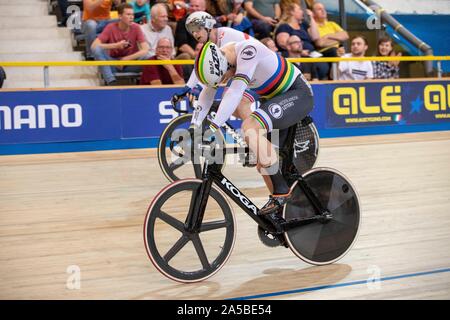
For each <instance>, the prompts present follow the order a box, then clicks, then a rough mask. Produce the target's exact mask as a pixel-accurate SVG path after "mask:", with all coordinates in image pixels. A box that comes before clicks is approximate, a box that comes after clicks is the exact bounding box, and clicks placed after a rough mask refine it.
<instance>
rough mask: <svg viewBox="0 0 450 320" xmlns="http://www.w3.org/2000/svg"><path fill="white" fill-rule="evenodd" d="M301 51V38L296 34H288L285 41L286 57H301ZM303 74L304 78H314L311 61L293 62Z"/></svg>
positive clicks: (314, 73) (309, 79)
mask: <svg viewBox="0 0 450 320" xmlns="http://www.w3.org/2000/svg"><path fill="white" fill-rule="evenodd" d="M302 51H303V44H302V40H301V39H300V38H299V37H298V36H290V37H289V39H288V42H287V56H286V58H301V57H302ZM293 64H294V65H295V66H297V67H298V68H299V69H300V71H301V72H302V73H303V75H304V76H305V78H306V80H308V81H311V80H316V79H317V76H316V72H315V69H314V64H313V63H300V62H293Z"/></svg>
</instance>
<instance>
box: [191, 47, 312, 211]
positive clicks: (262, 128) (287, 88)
mask: <svg viewBox="0 0 450 320" xmlns="http://www.w3.org/2000/svg"><path fill="white" fill-rule="evenodd" d="M194 70H195V72H196V75H197V78H198V79H199V80H200V81H201V82H202V83H203V84H204V85H205V86H206V87H205V88H204V89H203V90H202V92H201V93H200V96H199V100H198V109H199V114H198V117H196V118H195V119H194V120H195V125H197V126H199V125H200V124H201V123H202V121H203V119H204V118H205V117H206V116H207V114H208V111H209V109H210V107H211V105H212V103H213V100H214V96H215V94H216V90H217V86H218V84H219V83H220V82H221V81H222V80H223V79H224V78H228V77H230V78H232V82H231V84H230V86H229V88H228V91H227V92H226V93H225V94H224V96H223V98H222V101H221V103H220V105H219V109H218V111H217V114H216V116H215V118H214V119H213V121H212V125H211V126H212V129H213V130H218V128H220V127H221V126H222V125H223V124H224V123H225V121H227V120H228V119H229V118H230V116H231V115H232V114H233V112H234V111H235V109H236V108H237V106H238V105H239V102H240V100H241V99H242V96H243V94H244V92H245V90H246V89H247V88H251V89H253V90H255V91H256V93H257V94H259V96H260V97H261V106H260V107H259V108H258V109H257V110H255V111H254V112H253V113H252V114H251V116H250V117H248V118H247V119H245V120H244V121H243V123H242V130H243V132H244V136H245V139H246V141H247V143H248V145H249V148H250V149H251V150H252V151H253V152H254V153H255V154H256V156H257V161H258V165H259V167H260V168H261V173H262V174H263V175H268V176H269V178H270V180H271V183H272V186H273V192H272V195H270V196H269V201H268V202H267V203H266V204H265V205H264V206H263V208H262V209H261V210H260V211H259V213H260V214H263V215H267V214H276V213H278V212H280V209H281V208H282V207H283V205H284V204H285V203H286V201H287V200H288V198H289V196H290V190H289V186H288V184H287V183H286V181H285V179H284V178H283V175H282V173H281V170H280V169H281V168H280V166H279V159H278V156H277V154H276V152H275V149H274V147H273V145H272V143H271V142H270V141H269V140H268V139H267V138H266V136H267V133H270V132H271V131H272V130H274V129H278V130H282V129H287V128H289V127H290V126H292V125H294V124H296V123H298V122H299V121H301V120H302V119H303V118H304V117H305V116H306V115H308V114H309V113H310V112H311V110H312V109H313V92H312V89H311V86H310V84H309V83H308V82H307V81H306V79H305V78H304V77H303V74H302V73H301V71H300V70H299V69H297V68H296V67H295V66H294V65H293V64H291V63H290V62H288V61H287V60H286V59H284V58H283V57H281V56H280V55H278V54H276V53H275V52H273V51H271V50H270V49H268V48H267V47H265V46H264V45H263V44H262V43H261V42H259V41H257V40H254V39H248V40H245V41H240V42H235V43H233V42H231V43H228V44H226V45H224V46H222V47H219V46H218V45H216V44H215V43H213V42H207V43H206V44H205V45H204V46H203V47H202V49H201V50H200V53H199V54H198V56H197V58H196V60H195V66H194ZM281 136H282V134H280V137H281ZM282 143H283V142H282V141H280V145H282ZM265 150H267V151H265Z"/></svg>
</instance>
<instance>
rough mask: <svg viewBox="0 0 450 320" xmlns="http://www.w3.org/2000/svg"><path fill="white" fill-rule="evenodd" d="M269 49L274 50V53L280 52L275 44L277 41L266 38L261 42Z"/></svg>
mask: <svg viewBox="0 0 450 320" xmlns="http://www.w3.org/2000/svg"><path fill="white" fill-rule="evenodd" d="M260 41H261V42H262V43H263V44H264V45H265V46H266V47H267V48H269V49H270V50H272V51H273V52H278V48H277V45H276V44H275V41H273V39H272V38H269V37H267V38H264V39H261V40H260Z"/></svg>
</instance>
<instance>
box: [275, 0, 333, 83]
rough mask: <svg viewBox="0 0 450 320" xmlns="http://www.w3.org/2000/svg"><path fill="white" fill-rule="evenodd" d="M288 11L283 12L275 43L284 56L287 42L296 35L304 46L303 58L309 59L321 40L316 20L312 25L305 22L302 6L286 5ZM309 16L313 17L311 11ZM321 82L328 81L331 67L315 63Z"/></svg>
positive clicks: (312, 21)
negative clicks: (316, 44)
mask: <svg viewBox="0 0 450 320" xmlns="http://www.w3.org/2000/svg"><path fill="white" fill-rule="evenodd" d="M285 9H286V11H283V16H282V20H281V22H280V24H279V25H278V27H277V28H276V29H275V43H276V44H277V46H278V48H279V49H280V51H281V52H282V55H283V56H285V55H286V54H287V41H288V39H289V37H290V36H293V35H296V36H298V37H299V38H300V40H301V41H302V45H303V51H302V56H303V57H309V56H310V55H311V53H312V52H314V51H316V47H315V43H316V42H317V40H318V39H319V28H318V27H317V23H316V22H315V21H314V19H312V18H311V19H310V20H311V25H308V24H307V23H306V22H304V21H303V20H304V12H303V10H302V9H301V7H300V5H298V4H297V3H291V4H288V5H286V7H285ZM307 14H308V15H310V16H312V12H311V11H310V10H308V11H307ZM312 66H313V67H314V68H315V70H316V73H317V75H318V77H319V79H320V80H323V79H328V74H329V72H330V66H329V64H328V63H326V62H315V63H314V64H313V65H312Z"/></svg>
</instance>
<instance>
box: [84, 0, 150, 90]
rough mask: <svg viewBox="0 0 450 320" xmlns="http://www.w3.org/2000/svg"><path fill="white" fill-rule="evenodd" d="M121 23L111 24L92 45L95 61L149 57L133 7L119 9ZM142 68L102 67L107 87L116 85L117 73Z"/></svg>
mask: <svg viewBox="0 0 450 320" xmlns="http://www.w3.org/2000/svg"><path fill="white" fill-rule="evenodd" d="M117 11H118V14H119V21H118V22H114V23H110V24H109V25H107V26H106V28H105V30H103V32H102V33H101V34H100V35H99V36H98V37H97V39H95V41H94V42H93V43H92V48H91V49H92V52H93V54H94V56H95V60H140V59H145V58H146V57H148V51H149V46H148V44H147V41H145V37H144V34H143V33H142V31H141V28H140V27H139V25H138V24H136V23H134V22H133V19H134V16H133V6H132V5H130V4H127V3H123V4H121V5H120V6H119V7H118V10H117ZM141 70H142V67H141V66H101V67H100V71H101V73H102V76H103V79H104V80H105V83H106V85H114V84H116V78H115V76H114V73H115V72H140V71H141Z"/></svg>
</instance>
